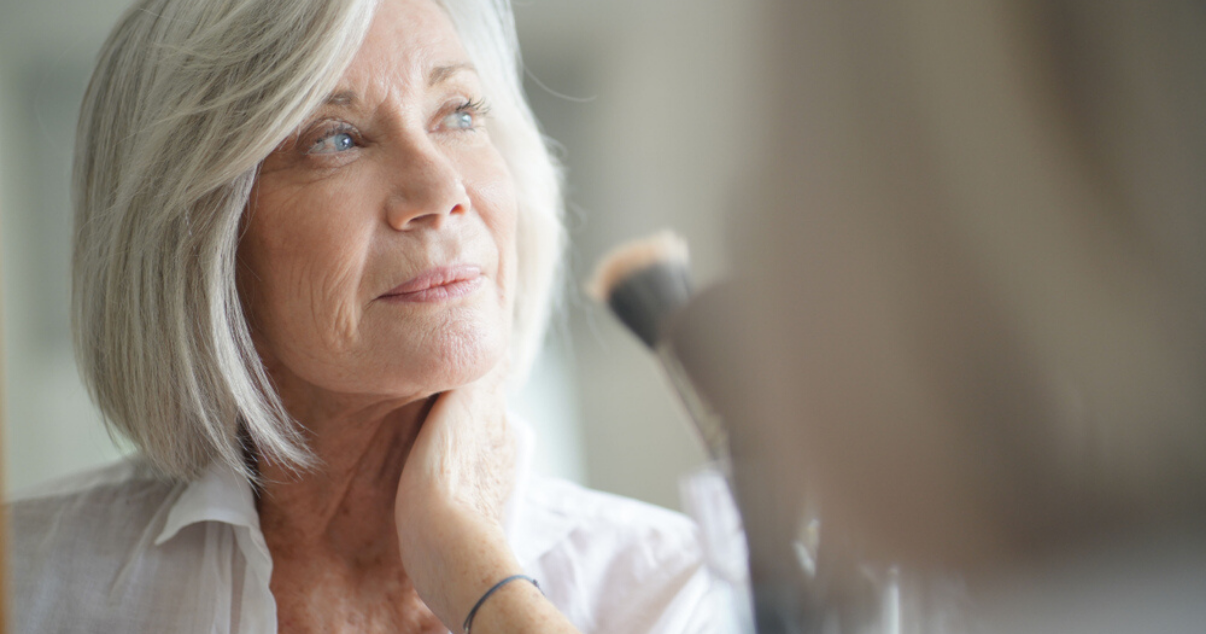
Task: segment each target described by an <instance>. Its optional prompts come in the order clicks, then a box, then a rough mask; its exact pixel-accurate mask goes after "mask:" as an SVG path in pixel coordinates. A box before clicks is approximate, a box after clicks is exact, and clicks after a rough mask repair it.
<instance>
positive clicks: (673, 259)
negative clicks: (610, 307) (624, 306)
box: [586, 230, 690, 304]
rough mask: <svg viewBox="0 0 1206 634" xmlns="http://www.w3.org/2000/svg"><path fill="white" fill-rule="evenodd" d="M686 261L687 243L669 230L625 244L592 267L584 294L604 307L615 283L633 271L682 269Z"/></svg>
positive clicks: (687, 255) (687, 258)
mask: <svg viewBox="0 0 1206 634" xmlns="http://www.w3.org/2000/svg"><path fill="white" fill-rule="evenodd" d="M689 260H690V255H689V253H688V251H687V241H686V240H683V239H682V238H681V237H679V236H678V234H676V233H674V232H672V231H670V230H665V231H660V232H658V233H655V234H653V235H651V236H647V237H644V238H639V239H637V240H633V241H631V242H626V243H624V244H621V245H620V246H618V247H616V248H614V249H612V250H611V252H610V253H608V254H607V255H606V256H604V257H603V259H602V260H599V265H598V266H597V267H595V274H594V276H592V277H591V281H590V282H588V283H587V284H586V292H587V294H588V295H590V296H591V298H593V299H594V300H595V301H598V302H601V303H604V304H606V303H607V302H608V298H610V297H611V293H612V291H613V290H615V287H616V285H617V284H619V283H620V282H621V281H623V280H626V279H628V278H630V277H632V275H633V274H634V273H636V272H637V271H640V270H642V269H646V268H649V267H651V266H654V265H656V264H660V263H663V262H667V263H673V264H674V265H676V266H681V267H684V268H685V267H686V265H687V263H688V262H689Z"/></svg>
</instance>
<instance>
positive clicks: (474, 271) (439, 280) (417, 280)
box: [380, 264, 484, 303]
mask: <svg viewBox="0 0 1206 634" xmlns="http://www.w3.org/2000/svg"><path fill="white" fill-rule="evenodd" d="M483 281H484V278H483V277H482V269H481V267H480V266H476V265H472V264H454V265H452V266H441V267H436V268H431V269H427V270H426V271H423V272H422V273H420V274H418V275H416V276H415V277H413V278H411V279H410V280H407V281H406V282H403V283H402V284H399V285H398V286H395V287H394V288H393V289H391V290H390V291H388V292H387V293H385V294H384V295H382V296H381V297H380V299H383V300H386V301H390V302H404V303H429V302H443V301H447V300H450V299H456V298H458V297H463V296H465V295H468V294H469V293H472V292H473V291H475V290H477V288H478V287H479V286H481V284H482V282H483Z"/></svg>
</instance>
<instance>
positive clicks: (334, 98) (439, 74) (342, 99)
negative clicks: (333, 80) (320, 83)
mask: <svg viewBox="0 0 1206 634" xmlns="http://www.w3.org/2000/svg"><path fill="white" fill-rule="evenodd" d="M463 70H467V71H469V72H472V73H476V72H477V69H476V68H474V67H473V64H470V63H469V62H459V63H456V64H447V65H445V66H436V67H435V68H433V69H431V73H430V74H428V75H427V86H428V87H431V86H435V85H436V84H439V83H441V82H444V81H447V80H448V78H450V77H452V76H453V75H455V74H457V73H459V72H461V71H463ZM356 101H357V97H356V93H355V92H354V91H351V90H341V91H339V92H337V93H335V94H333V95H331V96H330V97H327V100H326V102H324V105H327V106H345V107H346V106H351V105H353V104H355V103H356Z"/></svg>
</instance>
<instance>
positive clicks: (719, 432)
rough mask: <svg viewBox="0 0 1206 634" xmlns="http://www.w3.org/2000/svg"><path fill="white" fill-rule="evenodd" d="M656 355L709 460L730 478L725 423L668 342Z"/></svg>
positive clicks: (659, 347) (663, 342)
mask: <svg viewBox="0 0 1206 634" xmlns="http://www.w3.org/2000/svg"><path fill="white" fill-rule="evenodd" d="M654 352H655V353H656V354H657V358H658V361H659V362H661V366H662V369H663V370H664V371H665V372H666V376H667V377H668V378H669V379H670V384H671V385H673V386H674V391H675V392H676V393H678V396H679V399H680V400H681V401H682V403H683V406H684V407H685V408H686V409H687V414H688V415H689V416H690V417H691V420H692V422H694V423H695V431H696V432H698V433H699V438H700V440H701V441H703V444H704V448H705V449H707V451H708V456H709V457H710V458H711V459H712V460H713V461H714V462H716V463H717V464H719V465H723V468H724V469H725V471H726V473H725V475H726V476H728V475H729V474H728V473H727V471H728V464H729V457H730V456H729V434H728V431H726V428H725V425H724V419H722V418H721V416H720V413H719V412H717V411H716V409H715V408H714V407H712V406H711V405H710V404H709V403H708V401H707V400H706V399H705V398H704V397H703V395H702V394H701V393H700V392H699V390H698V388H696V386H695V383H694V382H692V380H691V376H690V375H689V374H688V373H687V371H686V369H685V368H683V365H682V363H681V362H680V361H679V359H678V355H676V354H675V352H674V347H673V346H672V345H671V344H670V343H669V341H668V340H665V339H664V340H662V341H661V342H659V343H658V345H657V346H656V347H655V348H654Z"/></svg>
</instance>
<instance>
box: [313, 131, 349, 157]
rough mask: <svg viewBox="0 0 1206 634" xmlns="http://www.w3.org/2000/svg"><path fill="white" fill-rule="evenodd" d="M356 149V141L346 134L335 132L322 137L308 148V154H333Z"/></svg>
mask: <svg viewBox="0 0 1206 634" xmlns="http://www.w3.org/2000/svg"><path fill="white" fill-rule="evenodd" d="M354 147H356V139H355V138H354V137H353V136H352V135H351V134H349V133H347V132H336V133H335V134H328V135H327V136H324V137H322V138H321V139H319V140H318V141H316V142H315V143H314V145H312V146H310V154H334V153H336V152H344V151H346V150H350V149H352V148H354Z"/></svg>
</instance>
